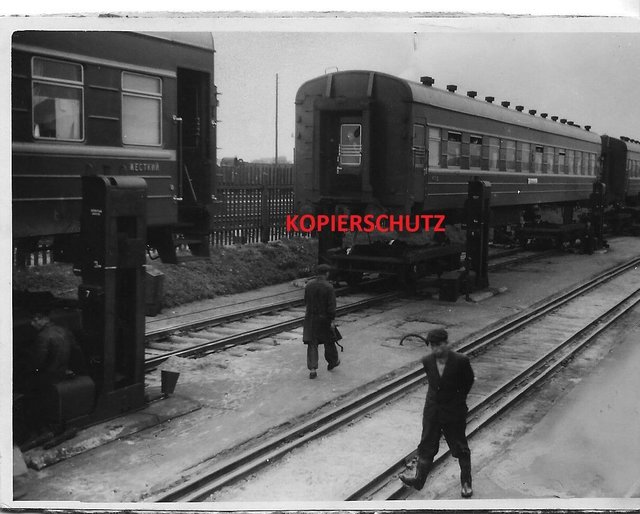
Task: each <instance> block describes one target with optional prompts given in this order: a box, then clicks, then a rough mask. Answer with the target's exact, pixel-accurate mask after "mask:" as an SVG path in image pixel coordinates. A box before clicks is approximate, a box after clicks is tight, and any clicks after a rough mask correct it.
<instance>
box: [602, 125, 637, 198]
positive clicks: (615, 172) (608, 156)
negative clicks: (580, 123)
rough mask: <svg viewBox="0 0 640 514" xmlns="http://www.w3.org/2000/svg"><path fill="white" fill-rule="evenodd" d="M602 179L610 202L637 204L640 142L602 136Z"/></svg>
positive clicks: (626, 138)
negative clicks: (606, 186)
mask: <svg viewBox="0 0 640 514" xmlns="http://www.w3.org/2000/svg"><path fill="white" fill-rule="evenodd" d="M602 156H603V159H602V162H603V166H602V181H603V182H604V183H605V184H607V185H608V189H607V200H608V201H609V203H613V204H617V205H625V206H630V205H631V206H637V205H638V204H639V203H640V202H639V201H638V200H639V198H640V142H639V141H635V140H632V139H629V138H628V137H621V138H620V139H616V138H613V137H609V136H602Z"/></svg>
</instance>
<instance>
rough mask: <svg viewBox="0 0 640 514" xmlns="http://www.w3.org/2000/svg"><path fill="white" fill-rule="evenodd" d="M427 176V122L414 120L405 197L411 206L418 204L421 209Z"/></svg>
mask: <svg viewBox="0 0 640 514" xmlns="http://www.w3.org/2000/svg"><path fill="white" fill-rule="evenodd" d="M426 174H427V120H425V119H424V118H416V120H415V122H414V124H413V138H412V143H411V170H410V175H409V180H408V181H407V183H408V186H409V187H410V190H409V194H408V195H407V196H408V198H409V200H410V201H412V203H413V205H411V206H409V207H414V206H416V205H415V204H420V205H419V206H416V207H418V208H419V209H420V210H421V209H422V203H423V202H424V188H425V183H426Z"/></svg>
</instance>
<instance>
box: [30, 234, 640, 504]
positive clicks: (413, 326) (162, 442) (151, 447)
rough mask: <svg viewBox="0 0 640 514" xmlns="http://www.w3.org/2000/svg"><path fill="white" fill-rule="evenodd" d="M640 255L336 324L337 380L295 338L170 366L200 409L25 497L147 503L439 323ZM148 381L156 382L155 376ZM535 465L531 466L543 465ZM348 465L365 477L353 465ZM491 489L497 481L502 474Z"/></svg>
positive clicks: (453, 323)
mask: <svg viewBox="0 0 640 514" xmlns="http://www.w3.org/2000/svg"><path fill="white" fill-rule="evenodd" d="M638 253H640V242H639V241H638V240H637V239H636V238H627V239H620V240H616V241H614V242H612V247H611V250H610V251H609V252H607V253H599V254H594V255H591V256H586V255H564V256H559V257H557V258H556V257H554V258H545V259H542V260H541V261H536V262H531V263H528V264H525V265H521V266H518V267H513V268H507V269H504V270H501V271H499V272H496V273H494V274H493V275H492V276H491V285H492V286H493V287H494V288H502V290H505V289H506V292H505V293H504V294H499V295H497V296H493V297H490V298H487V299H485V300H484V301H482V302H479V303H474V302H465V301H464V300H462V299H461V300H459V301H458V302H456V303H450V302H440V301H439V300H437V299H434V298H422V299H418V300H417V301H411V302H407V301H396V302H392V303H391V304H388V305H386V306H384V307H381V308H380V309H378V310H375V309H372V310H369V311H367V312H368V315H366V316H365V315H363V314H359V313H354V314H350V315H348V316H346V317H344V318H341V319H340V320H339V322H338V323H339V325H340V330H341V332H342V333H343V336H344V338H345V341H344V343H345V352H344V353H343V354H341V359H342V365H341V366H340V367H339V368H336V369H335V370H334V371H332V372H330V373H329V372H327V371H326V369H325V368H324V367H321V369H320V370H319V371H320V373H319V376H318V379H316V380H313V381H312V380H309V379H308V371H307V369H306V366H305V349H304V346H303V345H302V342H301V332H300V330H299V329H298V330H294V331H291V332H287V333H283V334H279V335H278V336H276V337H270V338H266V339H263V340H261V341H259V342H256V343H252V344H250V345H245V346H242V347H237V348H233V349H230V350H228V351H224V352H219V353H216V354H212V355H210V356H207V357H205V358H202V359H171V360H170V361H168V362H167V363H166V364H165V365H163V368H164V369H171V370H175V371H179V372H180V373H181V375H180V379H179V382H178V386H177V388H176V393H175V397H183V398H185V399H187V400H189V401H191V402H198V403H200V405H201V408H199V409H197V410H196V411H193V412H191V413H189V414H187V415H185V416H181V417H178V418H175V419H172V420H169V421H168V422H166V423H162V424H160V425H157V426H155V427H153V428H150V429H147V430H144V431H143V432H140V433H138V434H136V435H134V436H131V437H127V438H123V439H120V440H117V441H114V442H112V443H110V444H106V445H104V446H101V447H99V448H96V449H94V450H91V451H89V452H86V453H85V454H82V455H80V456H78V457H76V458H73V459H70V460H67V461H63V462H61V463H60V464H57V465H55V466H52V467H50V468H45V469H43V470H42V471H40V472H35V471H33V470H32V472H31V473H32V481H31V484H30V489H29V492H28V494H27V496H26V497H25V498H24V500H26V501H29V500H31V501H35V502H52V501H80V502H87V503H91V504H92V505H95V504H102V503H112V502H139V501H144V500H145V498H149V497H152V496H153V495H154V494H157V493H158V492H159V491H162V490H163V489H164V488H166V487H167V486H169V485H170V484H172V483H175V482H176V481H178V480H180V479H181V477H182V478H188V477H189V476H192V475H193V474H194V473H196V472H197V471H198V470H199V469H201V468H202V467H204V466H208V465H210V464H212V463H215V462H216V461H217V460H219V459H223V458H224V456H225V452H227V451H228V450H229V449H230V448H233V447H235V446H237V445H240V444H243V443H247V444H252V443H254V442H257V441H259V437H260V436H261V434H265V433H267V432H269V431H270V430H272V429H273V427H275V426H277V425H279V424H281V423H283V422H286V421H294V420H296V419H299V418H300V417H301V416H304V415H305V414H307V413H309V412H311V411H314V410H317V409H321V408H322V407H323V406H325V405H327V404H328V403H330V402H332V401H336V399H338V398H340V397H341V396H344V395H348V394H349V393H350V392H352V391H353V390H354V389H356V388H358V387H361V386H363V385H364V384H370V383H374V382H376V381H377V380H379V379H380V378H381V377H383V376H384V375H386V374H388V373H391V372H394V371H395V370H398V369H400V368H402V367H406V366H411V365H413V364H414V363H415V362H416V361H418V360H419V359H420V358H421V357H422V355H424V353H425V348H424V346H423V345H412V344H411V345H403V346H400V345H399V341H400V339H401V338H402V336H403V335H404V334H407V333H411V332H419V333H424V332H426V331H427V330H429V329H431V328H434V327H437V326H442V327H446V328H447V329H448V330H449V332H450V336H451V339H452V340H453V341H456V340H459V339H461V338H463V337H465V336H467V335H469V334H471V333H473V332H476V331H478V330H480V329H482V328H483V327H485V326H487V325H489V324H491V323H493V322H495V321H497V320H498V319H500V318H503V317H505V316H508V315H511V314H515V313H517V312H519V311H521V310H522V309H525V308H526V307H528V306H530V305H532V304H534V303H536V302H538V301H540V300H542V299H543V298H545V297H547V296H548V295H550V294H552V293H554V292H557V291H560V290H562V289H565V288H568V287H570V286H572V285H573V284H575V283H577V282H579V281H580V280H582V279H584V278H586V277H589V276H592V275H595V274H597V273H598V272H599V271H600V270H602V269H605V268H608V267H611V266H613V265H615V264H616V263H619V262H626V261H627V260H629V259H630V258H631V257H634V256H635V255H637V254H638ZM265 291H266V290H265ZM150 380H151V382H152V384H151V385H152V386H153V385H154V384H153V381H154V380H156V384H157V377H156V378H151V379H150ZM632 385H633V384H631V383H630V384H629V386H630V387H631V386H632ZM635 385H637V384H635ZM636 390H637V387H636ZM634 396H637V395H634ZM576 415H577V414H576ZM626 424H627V425H628V423H626ZM628 435H629V436H630V437H631V436H633V433H631V434H628ZM559 444H560V443H559ZM563 444H564V443H563ZM638 446H640V445H638ZM527 458H530V459H531V462H533V460H534V459H535V456H534V455H532V454H529V456H528V457H527ZM523 459H524V460H523V461H522V462H523V463H524V462H527V461H526V459H525V457H523ZM637 460H638V461H639V462H640V459H637ZM538 462H540V461H538ZM308 465H309V466H312V465H313V463H308ZM352 465H353V472H354V473H357V472H358V470H357V463H352ZM328 472H330V470H328ZM488 476H490V475H488ZM635 476H638V475H637V473H636V475H635ZM491 480H493V479H491ZM495 482H496V484H499V483H500V482H499V480H498V477H496V478H495ZM478 484H480V483H478ZM523 494H527V493H526V492H524V493H523ZM38 504H39V503H38Z"/></svg>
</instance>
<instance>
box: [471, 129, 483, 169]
mask: <svg viewBox="0 0 640 514" xmlns="http://www.w3.org/2000/svg"><path fill="white" fill-rule="evenodd" d="M481 166H482V136H470V137H469V168H472V169H473V168H476V169H480V167H481Z"/></svg>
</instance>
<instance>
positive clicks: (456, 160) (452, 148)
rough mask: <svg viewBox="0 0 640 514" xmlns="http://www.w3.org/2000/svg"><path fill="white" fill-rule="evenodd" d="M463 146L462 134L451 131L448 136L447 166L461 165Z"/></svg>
mask: <svg viewBox="0 0 640 514" xmlns="http://www.w3.org/2000/svg"><path fill="white" fill-rule="evenodd" d="M461 147H462V134H461V133H460V132H449V133H448V136H447V167H451V166H460V151H461Z"/></svg>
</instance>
